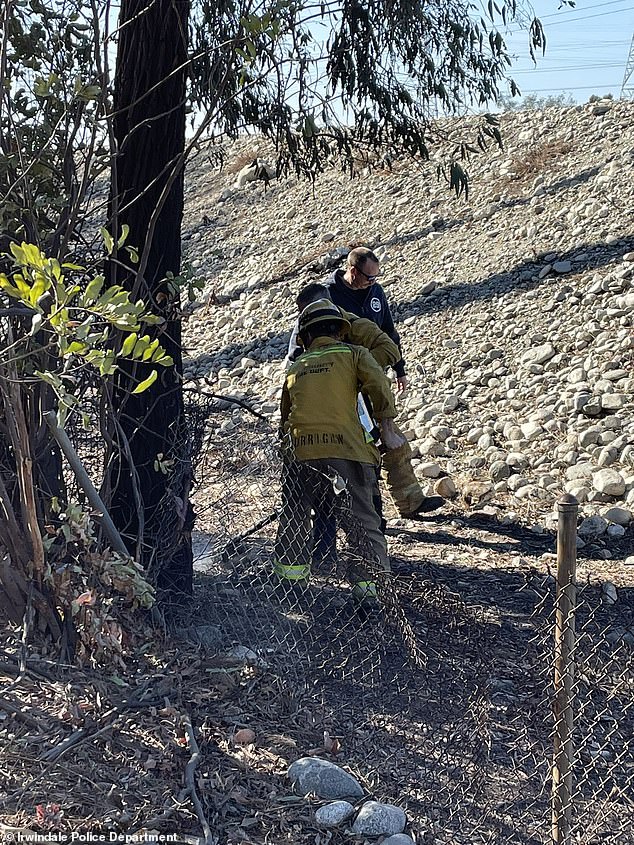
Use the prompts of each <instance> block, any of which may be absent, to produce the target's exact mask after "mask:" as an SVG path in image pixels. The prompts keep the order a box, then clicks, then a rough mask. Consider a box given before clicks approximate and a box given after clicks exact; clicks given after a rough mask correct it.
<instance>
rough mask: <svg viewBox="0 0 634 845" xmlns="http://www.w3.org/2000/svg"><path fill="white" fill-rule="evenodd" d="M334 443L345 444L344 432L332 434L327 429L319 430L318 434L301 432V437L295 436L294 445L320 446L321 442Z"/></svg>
mask: <svg viewBox="0 0 634 845" xmlns="http://www.w3.org/2000/svg"><path fill="white" fill-rule="evenodd" d="M324 443H325V444H331V443H334V444H335V445H337V446H343V444H344V439H343V434H332V433H328V432H326V431H324V432H317V433H316V434H300V435H299V437H293V445H294V446H295V447H296V448H297V447H298V446H320V445H321V444H324Z"/></svg>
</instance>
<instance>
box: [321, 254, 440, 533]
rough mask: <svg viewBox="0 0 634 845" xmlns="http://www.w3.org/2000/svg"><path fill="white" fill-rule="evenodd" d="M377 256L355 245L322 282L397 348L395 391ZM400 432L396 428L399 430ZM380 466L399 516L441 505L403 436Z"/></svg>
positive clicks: (389, 323)
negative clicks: (418, 471)
mask: <svg viewBox="0 0 634 845" xmlns="http://www.w3.org/2000/svg"><path fill="white" fill-rule="evenodd" d="M378 278H379V259H378V258H377V257H376V255H375V254H374V253H373V252H372V250H371V249H369V248H368V247H365V246H358V247H356V248H355V249H352V250H350V252H349V253H348V260H347V262H346V268H345V270H336V271H335V272H334V273H333V274H332V275H331V276H330V277H329V278H328V279H327V280H326V282H325V285H326V287H327V288H328V293H329V294H330V298H331V300H332V301H333V302H334V303H335V305H338V306H339V307H340V308H343V309H344V310H345V311H350V312H352V313H353V314H357V315H358V316H359V317H366V318H367V319H369V320H373V321H374V322H375V323H376V324H377V325H378V326H379V328H380V329H382V330H383V331H384V332H385V334H386V335H388V337H390V338H391V339H392V340H393V341H394V343H395V344H396V345H397V347H398V349H399V352H401V360H400V361H398V362H397V363H396V364H394V365H393V366H394V371H395V373H396V378H397V381H398V391H399V393H402V392H403V391H404V390H405V388H406V387H407V377H406V375H405V362H404V361H403V356H402V351H401V339H400V337H399V335H398V332H397V331H396V329H395V328H394V319H393V317H392V312H391V311H390V306H389V305H388V303H387V299H386V298H385V293H384V291H383V288H382V287H381V285H379V284H378V282H377V279H378ZM399 434H400V432H399ZM383 469H384V471H385V478H386V483H387V486H388V489H389V491H390V494H391V496H392V499H393V500H394V504H395V505H396V508H397V510H398V512H399V514H400V515H401V516H402V517H405V518H406V519H412V518H416V517H417V516H419V515H420V514H424V513H429V512H430V511H434V510H437V509H438V508H440V507H442V506H443V505H444V503H445V500H444V499H443V498H442V497H441V496H425V494H424V493H423V489H422V487H421V486H420V483H419V481H418V479H417V478H416V475H415V473H414V469H413V467H412V449H411V446H410V445H409V443H408V442H407V441H406V440H405V441H404V443H403V445H402V446H400V447H399V448H397V449H391V450H388V451H386V452H385V454H384V455H383Z"/></svg>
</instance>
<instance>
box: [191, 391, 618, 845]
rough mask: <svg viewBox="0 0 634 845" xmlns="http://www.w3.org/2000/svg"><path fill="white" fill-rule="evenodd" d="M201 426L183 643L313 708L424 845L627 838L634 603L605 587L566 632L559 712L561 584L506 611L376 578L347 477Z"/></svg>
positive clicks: (405, 575)
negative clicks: (557, 767) (245, 660)
mask: <svg viewBox="0 0 634 845" xmlns="http://www.w3.org/2000/svg"><path fill="white" fill-rule="evenodd" d="M229 407H230V408H231V405H229ZM207 410H208V411H209V412H210V413H209V425H208V427H207V429H206V432H205V437H204V438H203V441H202V449H201V451H200V459H199V461H198V464H197V470H196V481H197V486H196V493H195V496H194V499H195V503H196V511H197V528H198V531H197V532H196V534H195V552H196V560H197V570H198V572H199V576H198V588H197V603H196V607H195V608H194V611H193V613H192V614H191V615H190V617H189V620H188V622H189V627H188V628H187V630H188V631H189V634H190V636H192V637H198V638H199V641H200V642H201V643H203V644H205V643H206V644H207V645H208V646H211V647H212V648H214V649H217V650H221V651H222V650H225V651H226V650H227V649H229V650H233V651H234V652H236V650H238V652H239V653H242V654H248V655H249V659H250V660H252V661H253V665H254V666H256V667H257V669H258V671H261V672H263V673H267V674H270V675H271V676H272V677H275V678H276V679H277V682H278V683H279V684H281V685H283V686H284V685H286V686H288V687H290V688H292V689H294V690H295V691H297V690H299V689H301V690H303V691H304V692H305V693H306V694H308V695H310V696H312V697H313V698H315V699H316V700H318V701H319V702H321V706H322V708H323V714H324V723H325V724H326V723H327V724H329V725H333V724H336V725H338V726H339V730H340V732H341V734H342V735H343V736H345V737H346V762H347V763H348V764H349V765H350V766H351V767H352V768H353V770H354V769H356V770H358V771H363V773H364V776H365V779H366V782H367V783H369V784H371V786H372V789H373V792H374V795H375V797H377V798H378V799H384V800H388V801H391V802H393V803H398V804H399V805H400V806H403V807H404V808H405V809H406V810H407V813H408V818H409V819H410V821H411V832H412V833H413V834H414V835H415V837H416V838H417V841H419V842H421V843H422V842H424V843H428V842H429V843H451V845H459V844H460V845H462V843H464V844H465V845H466V843H469V845H473V843H480V842H482V843H501V842H504V843H518V845H519V843H521V844H522V845H538V843H539V845H541V844H542V843H552V842H556V843H557V845H573V843H575V845H595V843H601V842H607V841H610V842H615V843H616V842H618V843H626V842H634V814H633V813H632V809H634V807H633V798H632V796H633V795H634V789H633V786H634V783H633V779H634V753H633V752H634V627H633V618H632V614H633V609H634V600H633V598H632V593H631V590H628V589H623V590H622V591H621V593H620V595H619V597H618V600H617V601H612V600H611V599H609V598H607V599H606V595H605V593H603V592H602V591H601V589H600V587H598V586H596V585H595V584H590V583H588V584H587V585H585V586H584V587H583V588H582V589H579V590H578V591H577V592H578V594H577V601H576V607H575V609H574V612H571V613H570V614H569V615H568V617H567V620H566V623H565V624H566V628H568V627H569V625H570V624H571V623H572V622H573V620H574V622H575V624H576V638H575V640H574V646H573V648H572V650H571V652H570V655H569V660H570V661H571V663H570V665H569V666H567V667H566V668H565V671H566V672H570V673H571V677H572V678H573V679H574V680H573V683H572V686H571V689H570V693H571V701H570V706H571V709H570V710H569V711H566V713H563V714H562V713H559V712H558V710H557V707H556V706H555V692H556V690H555V660H556V658H557V654H558V653H557V651H556V648H555V638H554V635H555V630H556V625H555V617H556V610H557V583H556V579H554V578H552V577H550V576H546V575H544V576H543V578H542V577H541V576H539V577H536V578H533V579H531V580H530V581H529V582H527V583H525V584H524V585H523V588H522V589H521V590H520V589H517V587H515V588H514V589H515V590H516V592H515V593H513V592H512V593H511V594H510V595H509V596H507V597H506V601H505V602H503V606H504V608H505V609H504V610H503V611H502V612H501V611H500V608H496V607H494V606H493V605H492V604H487V601H486V589H487V588H486V583H485V584H484V588H483V589H482V590H481V592H480V599H479V600H476V601H474V600H473V599H472V597H471V593H470V592H469V591H467V592H466V593H465V595H463V593H462V586H463V585H464V581H463V580H462V581H461V578H463V579H464V577H465V576H464V575H460V573H456V572H455V571H449V570H448V571H447V572H446V573H445V572H444V571H443V567H442V565H441V566H438V565H437V563H436V562H435V561H434V560H433V559H432V558H430V557H428V556H426V557H424V558H422V559H420V560H418V561H412V560H411V559H410V560H409V561H407V562H406V561H403V560H399V559H398V557H397V558H395V559H393V565H392V571H390V572H385V571H382V570H381V569H380V567H378V566H377V564H376V562H375V561H373V554H372V549H371V547H370V545H369V544H368V540H367V537H364V536H363V531H361V530H360V527H359V524H358V521H357V520H356V519H355V516H354V514H353V512H352V508H351V504H350V499H349V496H348V494H347V493H346V491H345V489H343V490H342V489H341V484H340V483H338V480H337V478H336V473H334V472H333V473H327V472H323V471H321V470H315V469H311V468H310V467H308V466H306V465H298V464H296V463H293V462H292V461H289V460H286V461H282V460H281V459H280V457H279V448H278V437H277V433H276V432H275V430H274V429H273V428H272V426H271V425H270V424H269V423H268V422H267V421H266V420H264V419H262V418H257V417H255V416H254V415H253V414H251V413H250V412H249V411H248V410H246V409H245V408H242V407H238V406H233V411H232V412H231V413H229V414H228V413H227V403H226V402H220V403H218V402H217V401H216V404H215V406H214V404H213V403H212V405H211V406H208V408H207ZM302 501H303V502H304V503H306V502H308V507H309V509H310V511H311V512H312V521H313V522H316V523H317V526H318V531H317V532H315V534H314V536H311V533H310V524H309V525H308V526H307V525H306V521H305V513H306V512H305V508H302V507H297V506H296V505H297V503H299V502H302ZM294 504H295V507H294ZM280 518H281V522H282V524H281V525H280ZM294 519H295V522H294V521H293V520H294ZM335 537H336V552H335V549H334V546H333V543H332V540H334V539H335ZM324 538H327V539H328V538H329V539H328V542H325V543H324ZM307 550H308V553H309V558H308V559H306V557H305V555H306V551H307ZM284 553H285V554H286V557H284ZM302 554H303V555H304V557H303V558H302V557H301V556H302ZM280 556H282V563H283V564H287V565H289V566H291V567H294V566H296V565H297V563H298V561H300V562H301V563H302V564H305V563H309V564H310V577H309V578H308V572H307V571H306V570H302V577H301V578H297V579H296V580H294V579H293V578H290V579H289V578H281V577H280V576H279V566H278V567H276V562H277V563H279V562H280ZM300 559H301V560H300ZM307 568H308V567H307ZM307 568H306V569H307ZM479 576H480V574H479V573H478V571H477V569H476V568H474V569H473V570H472V571H471V572H470V573H469V578H471V579H472V580H473V581H474V583H475V582H477V581H478V579H479ZM360 579H362V580H364V581H371V582H372V583H375V584H376V587H377V599H378V601H377V602H376V604H375V605H374V606H373V607H370V608H366V607H364V606H363V603H358V602H355V599H354V584H355V582H356V581H358V580H360ZM482 580H483V581H486V579H485V578H484V576H482ZM563 586H565V585H563ZM560 624H561V623H560ZM559 656H560V655H559ZM560 668H561V667H560ZM556 714H557V715H556ZM564 723H565V724H567V726H568V728H569V729H570V737H568V738H567V737H566V736H564V735H563V734H562V724H564ZM350 725H354V731H351V730H350ZM558 737H559V739H560V740H561V739H562V737H563V739H564V740H565V743H564V744H565V749H566V753H567V754H568V755H569V756H570V760H569V762H570V768H569V772H570V776H569V778H568V784H569V787H570V797H569V800H568V805H566V806H558V805H557V801H556V799H554V798H553V794H552V783H553V754H554V747H555V744H556V742H557V738H558ZM553 808H555V809H556V815H557V814H558V816H559V818H558V819H557V818H555V819H554V818H553Z"/></svg>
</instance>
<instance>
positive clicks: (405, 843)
mask: <svg viewBox="0 0 634 845" xmlns="http://www.w3.org/2000/svg"><path fill="white" fill-rule="evenodd" d="M381 845H414V840H413V839H412V837H411V836H408V835H407V834H406V833H395V834H394V836H388V837H387V838H386V839H383V840H382V841H381Z"/></svg>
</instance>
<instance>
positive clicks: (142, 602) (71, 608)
mask: <svg viewBox="0 0 634 845" xmlns="http://www.w3.org/2000/svg"><path fill="white" fill-rule="evenodd" d="M46 533H47V537H46V539H45V541H44V546H45V548H46V551H47V565H46V570H45V576H44V581H45V583H46V584H47V585H48V586H49V587H50V588H51V592H52V595H53V596H54V597H55V603H56V609H57V611H58V613H59V614H60V616H61V617H62V618H65V617H70V619H72V621H73V624H74V628H75V631H76V633H77V639H78V642H77V643H76V645H75V656H76V658H77V659H78V661H79V662H80V663H83V662H86V661H87V660H90V661H91V662H94V663H99V664H101V665H104V664H112V663H114V664H116V665H119V666H122V667H123V665H124V663H123V655H124V645H125V637H126V629H125V626H126V625H127V626H128V627H132V618H131V616H130V613H131V612H132V611H134V610H136V609H137V608H139V607H141V608H150V607H152V605H153V604H154V589H153V587H152V586H151V585H150V584H149V583H148V581H147V580H146V579H145V577H144V575H143V572H142V570H141V567H140V566H139V565H138V564H137V563H135V561H133V560H132V559H128V560H124V559H123V558H122V557H121V556H120V555H117V554H115V553H114V552H112V551H111V550H110V549H105V550H99V548H98V545H97V538H96V535H95V528H94V523H93V520H92V518H91V516H90V514H89V513H87V512H86V511H84V510H82V508H81V507H80V506H79V505H77V504H73V503H71V504H69V505H67V506H66V508H65V509H64V510H63V511H62V512H61V513H59V521H58V524H57V525H53V524H48V525H47V526H46Z"/></svg>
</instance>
